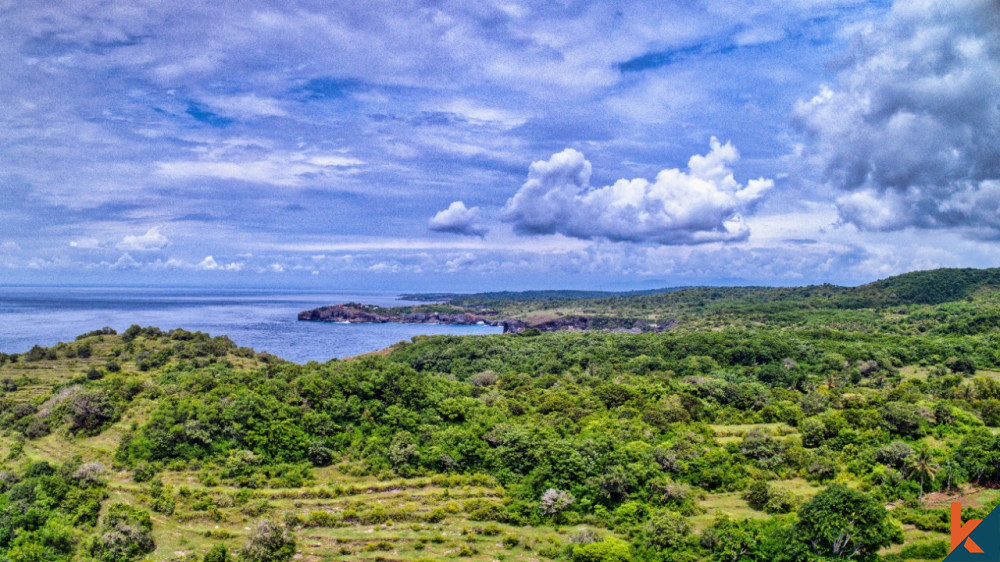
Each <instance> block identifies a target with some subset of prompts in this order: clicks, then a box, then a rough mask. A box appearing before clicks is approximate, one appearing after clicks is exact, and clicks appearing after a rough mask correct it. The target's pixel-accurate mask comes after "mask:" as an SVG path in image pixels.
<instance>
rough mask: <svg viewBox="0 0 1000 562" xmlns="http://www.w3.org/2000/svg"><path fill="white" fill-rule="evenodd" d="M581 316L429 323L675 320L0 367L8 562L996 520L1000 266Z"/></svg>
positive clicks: (96, 355)
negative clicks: (356, 346)
mask: <svg viewBox="0 0 1000 562" xmlns="http://www.w3.org/2000/svg"><path fill="white" fill-rule="evenodd" d="M571 297H572V295H571V296H569V297H567V296H563V295H541V296H539V295H537V294H533V295H531V296H530V298H524V299H520V300H519V299H518V297H517V295H516V294H504V295H502V296H500V297H496V296H488V297H475V296H468V297H457V296H452V297H450V298H451V300H450V302H448V303H447V304H443V305H441V304H437V305H428V306H432V307H440V306H450V307H460V308H465V309H469V308H474V307H489V308H491V309H494V310H498V311H502V312H503V313H504V314H509V315H511V316H515V315H519V314H520V315H531V314H542V313H544V314H558V313H563V314H567V313H571V312H572V311H580V312H585V311H589V312H588V313H590V314H609V315H614V314H618V315H645V317H650V318H652V317H663V318H667V317H669V318H673V319H675V320H677V321H678V323H677V325H676V327H675V328H672V329H670V330H668V331H665V332H662V333H642V334H631V333H616V332H602V331H585V332H569V331H566V332H552V333H540V332H537V331H534V330H527V331H525V332H523V333H520V334H504V335H495V336H468V337H453V336H437V337H416V338H414V339H413V341H410V342H400V343H399V344H397V345H395V346H393V347H392V348H390V349H387V350H383V351H381V352H378V353H373V354H369V355H366V356H362V357H357V358H353V359H348V360H331V361H329V362H326V363H316V362H312V363H308V364H305V365H298V364H293V363H289V362H285V361H283V360H281V359H280V358H277V357H274V356H272V355H269V354H267V353H262V352H255V351H254V350H250V349H247V348H240V347H237V346H236V345H235V344H234V343H233V342H231V341H230V340H229V339H227V338H226V337H224V336H218V337H211V336H209V335H207V334H203V333H198V332H187V331H184V330H180V329H176V330H171V331H163V330H160V329H158V328H152V327H146V328H142V327H139V326H133V327H131V328H129V329H128V330H127V331H125V332H123V333H121V334H117V333H115V332H114V330H111V329H103V330H97V331H95V332H92V333H89V334H83V335H81V336H80V337H78V338H77V339H76V341H73V342H68V343H62V344H59V345H56V346H54V347H51V348H41V347H36V348H34V349H32V350H31V351H29V352H27V353H23V354H19V355H6V354H0V427H2V428H3V430H2V431H3V433H2V435H0V559H3V560H11V561H28V560H102V561H108V562H119V561H127V560H136V559H139V558H141V557H144V556H148V557H151V558H152V559H156V560H206V561H222V560H229V559H234V560H235V559H242V560H254V561H257V560H259V561H280V560H288V559H291V558H292V557H293V556H296V555H300V556H301V557H303V558H304V559H307V560H313V559H315V560H320V559H343V560H354V559H372V560H419V559H426V560H437V559H449V558H459V559H472V560H536V559H552V560H574V561H625V560H636V561H641V560H676V561H688V560H689V561H694V560H718V561H772V560H774V561H782V560H784V561H804V560H834V559H851V560H940V559H941V558H943V557H944V556H945V555H946V554H947V552H948V550H949V544H948V535H947V532H948V521H949V519H948V504H949V502H951V501H960V502H962V504H963V506H964V507H963V514H962V515H963V519H966V520H968V519H981V518H983V517H984V516H985V515H986V514H987V513H988V512H989V511H990V510H991V509H992V508H993V507H995V506H996V505H997V504H998V503H1000V491H998V490H997V488H998V486H1000V429H998V428H1000V273H998V270H938V271H931V272H920V273H914V274H908V275H904V276H900V277H897V278H891V279H887V280H885V281H880V282H877V283H874V284H871V285H866V286H862V287H857V288H842V287H834V286H829V285H823V286H812V287H802V288H778V289H775V288H689V289H684V290H676V291H670V292H666V293H658V294H636V295H624V296H623V295H613V296H597V297H594V296H593V295H589V294H588V295H586V296H584V297H580V296H576V297H575V298H571ZM477 299H478V300H477Z"/></svg>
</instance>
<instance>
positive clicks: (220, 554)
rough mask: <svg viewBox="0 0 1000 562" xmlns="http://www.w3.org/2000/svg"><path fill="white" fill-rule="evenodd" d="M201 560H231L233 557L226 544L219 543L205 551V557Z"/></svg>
mask: <svg viewBox="0 0 1000 562" xmlns="http://www.w3.org/2000/svg"><path fill="white" fill-rule="evenodd" d="M201 560H202V562H229V561H230V560H232V558H231V557H230V556H229V550H228V549H227V548H226V545H224V544H217V545H215V546H213V547H212V548H211V549H210V550H209V551H208V552H207V553H205V557H204V558H202V559H201Z"/></svg>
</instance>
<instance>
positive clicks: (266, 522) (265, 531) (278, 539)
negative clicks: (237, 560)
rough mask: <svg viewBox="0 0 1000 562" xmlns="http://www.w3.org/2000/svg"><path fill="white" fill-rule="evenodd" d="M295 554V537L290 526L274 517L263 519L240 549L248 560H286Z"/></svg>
mask: <svg viewBox="0 0 1000 562" xmlns="http://www.w3.org/2000/svg"><path fill="white" fill-rule="evenodd" d="M294 555H295V537H294V536H293V535H292V533H291V532H289V530H288V528H287V527H285V526H284V525H282V524H281V523H278V522H277V521H274V520H272V519H262V520H261V521H260V522H259V523H257V526H256V527H254V529H253V531H251V532H250V537H249V538H247V542H246V544H245V545H243V548H242V549H241V550H240V557H241V558H242V559H244V560H247V561H248V562H285V561H286V560H291V558H292V556H294Z"/></svg>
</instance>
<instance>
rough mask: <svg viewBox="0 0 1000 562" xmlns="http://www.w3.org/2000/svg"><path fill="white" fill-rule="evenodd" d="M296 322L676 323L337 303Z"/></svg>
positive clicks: (652, 327)
mask: <svg viewBox="0 0 1000 562" xmlns="http://www.w3.org/2000/svg"><path fill="white" fill-rule="evenodd" d="M299 320H302V321H308V322H344V323H352V324H353V323H361V322H370V323H387V322H399V323H403V324H452V325H458V326H472V325H476V324H484V325H487V326H502V327H503V331H504V333H505V334H507V333H513V334H519V333H521V332H524V331H525V330H531V329H535V330H538V331H540V332H556V331H560V330H571V331H572V330H575V331H582V330H602V331H609V332H633V333H640V332H662V331H664V330H667V329H669V328H672V327H673V326H675V325H676V324H677V323H676V322H675V321H673V320H671V321H669V322H666V323H663V324H655V323H652V322H650V321H648V320H644V319H637V318H614V317H605V316H566V317H558V318H526V319H513V318H500V317H499V316H498V313H497V312H495V311H490V310H484V311H478V313H475V314H474V313H470V312H453V313H447V312H422V311H414V310H411V309H407V308H401V309H400V308H384V307H380V306H374V305H363V304H355V303H349V304H337V305H331V306H322V307H320V308H315V309H313V310H305V311H303V312H300V313H299Z"/></svg>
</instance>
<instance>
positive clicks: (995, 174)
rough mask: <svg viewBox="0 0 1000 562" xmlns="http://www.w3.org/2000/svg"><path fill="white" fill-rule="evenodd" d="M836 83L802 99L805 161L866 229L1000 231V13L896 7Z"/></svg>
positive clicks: (925, 0)
mask: <svg viewBox="0 0 1000 562" xmlns="http://www.w3.org/2000/svg"><path fill="white" fill-rule="evenodd" d="M846 60H847V62H846V66H845V67H844V69H843V70H842V72H841V73H840V75H839V77H838V81H837V83H836V84H835V85H834V86H832V87H830V86H824V87H823V88H821V90H820V92H819V93H818V94H817V95H816V96H815V97H814V98H812V99H811V100H809V101H803V102H800V103H798V104H797V106H796V108H795V117H796V122H797V124H798V126H799V128H800V129H801V130H802V131H803V132H804V133H805V135H806V137H807V141H808V142H807V150H808V152H807V155H808V156H810V157H811V158H814V159H815V160H816V161H817V162H818V164H819V166H821V167H822V168H823V169H824V171H825V173H826V178H827V180H828V181H829V183H830V184H831V185H833V186H835V187H837V188H839V189H841V190H844V191H846V192H847V193H846V194H844V195H842V196H841V197H840V199H839V201H838V203H839V208H840V215H841V219H842V220H843V221H845V222H848V223H853V224H855V225H857V226H858V227H859V228H862V229H866V230H875V231H885V230H898V229H902V228H906V227H911V226H912V227H919V228H943V227H955V226H961V227H970V228H980V229H982V228H984V227H985V228H987V229H992V230H994V231H996V232H1000V213H998V211H1000V183H998V182H1000V142H998V139H1000V103H997V92H1000V10H998V9H997V4H996V2H995V0H900V1H898V2H896V4H895V5H894V6H893V9H892V12H891V13H890V14H889V16H888V18H887V19H886V21H885V22H884V23H881V24H878V25H870V26H867V27H865V28H864V29H863V30H862V31H861V32H860V33H859V34H858V37H857V38H856V42H855V45H854V47H853V49H852V51H851V52H850V53H849V57H848V59H846Z"/></svg>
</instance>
